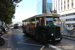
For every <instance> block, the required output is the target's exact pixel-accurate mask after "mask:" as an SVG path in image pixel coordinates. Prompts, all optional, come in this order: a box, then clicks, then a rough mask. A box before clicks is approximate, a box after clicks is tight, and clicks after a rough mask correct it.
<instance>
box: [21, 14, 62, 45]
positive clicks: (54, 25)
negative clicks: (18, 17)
mask: <svg viewBox="0 0 75 50" xmlns="http://www.w3.org/2000/svg"><path fill="white" fill-rule="evenodd" d="M59 17H60V15H59V14H56V13H51V14H48V13H45V14H40V15H35V16H33V17H30V18H28V19H25V20H23V21H22V22H23V33H24V34H25V35H26V36H33V37H34V38H36V39H37V40H39V41H40V42H41V43H43V44H45V43H46V42H47V41H53V42H56V41H57V42H60V41H61V40H62V34H61V32H60V25H59V22H60V19H59Z"/></svg>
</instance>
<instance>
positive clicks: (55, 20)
mask: <svg viewBox="0 0 75 50" xmlns="http://www.w3.org/2000/svg"><path fill="white" fill-rule="evenodd" d="M50 23H54V25H58V26H59V18H52V17H48V18H46V25H49V24H50Z"/></svg>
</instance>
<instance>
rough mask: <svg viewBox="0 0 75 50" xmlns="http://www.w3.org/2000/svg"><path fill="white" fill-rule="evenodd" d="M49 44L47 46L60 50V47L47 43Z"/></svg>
mask: <svg viewBox="0 0 75 50" xmlns="http://www.w3.org/2000/svg"><path fill="white" fill-rule="evenodd" d="M48 45H49V47H52V48H54V49H56V50H62V49H60V48H58V47H56V46H54V45H51V44H48Z"/></svg>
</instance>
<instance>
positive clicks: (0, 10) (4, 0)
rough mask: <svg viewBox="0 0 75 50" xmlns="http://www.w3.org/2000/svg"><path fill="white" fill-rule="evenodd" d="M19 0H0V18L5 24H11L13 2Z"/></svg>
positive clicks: (13, 11) (13, 10) (13, 8)
mask: <svg viewBox="0 0 75 50" xmlns="http://www.w3.org/2000/svg"><path fill="white" fill-rule="evenodd" d="M20 1H21V0H19V1H18V0H13V1H12V0H0V20H1V21H4V22H5V23H7V24H11V23H12V18H13V15H14V13H15V6H14V4H13V2H16V3H19V2H20Z"/></svg>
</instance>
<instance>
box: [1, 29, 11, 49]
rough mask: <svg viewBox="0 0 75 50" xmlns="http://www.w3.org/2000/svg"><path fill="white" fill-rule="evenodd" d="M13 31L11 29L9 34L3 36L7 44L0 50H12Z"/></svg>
mask: <svg viewBox="0 0 75 50" xmlns="http://www.w3.org/2000/svg"><path fill="white" fill-rule="evenodd" d="M11 35H12V32H11V29H9V31H8V33H7V34H3V37H2V38H3V39H4V40H5V44H4V45H3V46H0V50H11V42H10V41H11Z"/></svg>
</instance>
